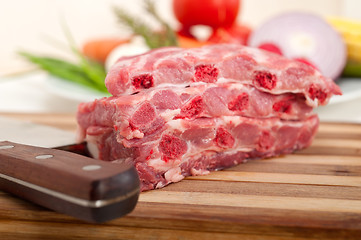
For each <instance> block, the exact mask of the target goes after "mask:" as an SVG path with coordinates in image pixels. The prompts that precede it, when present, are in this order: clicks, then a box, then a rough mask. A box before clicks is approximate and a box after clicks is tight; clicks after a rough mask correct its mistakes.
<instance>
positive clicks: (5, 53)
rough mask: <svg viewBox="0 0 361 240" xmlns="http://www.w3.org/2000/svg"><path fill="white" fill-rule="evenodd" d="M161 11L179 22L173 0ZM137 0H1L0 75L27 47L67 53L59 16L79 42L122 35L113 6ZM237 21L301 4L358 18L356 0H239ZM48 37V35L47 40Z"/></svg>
mask: <svg viewBox="0 0 361 240" xmlns="http://www.w3.org/2000/svg"><path fill="white" fill-rule="evenodd" d="M155 1H156V4H157V8H158V10H159V12H160V14H161V15H162V16H163V17H164V18H165V19H167V20H168V21H169V22H170V23H171V24H172V25H173V26H176V25H177V22H176V20H175V19H174V17H173V15H172V11H171V0H155ZM141 3H142V1H141V0H11V1H9V0H0V33H1V35H0V76H1V75H4V74H7V73H11V72H16V71H18V70H21V69H22V68H24V66H25V65H24V64H25V62H23V61H22V60H21V59H20V58H19V57H17V55H16V54H15V52H16V51H17V50H21V49H26V50H30V51H36V52H38V53H55V54H58V55H66V54H67V52H66V51H64V50H63V49H61V48H59V47H54V43H49V38H50V39H56V40H57V41H59V40H60V41H61V42H64V43H66V40H65V37H64V33H63V30H62V27H61V25H62V21H64V20H65V22H66V23H67V24H68V26H69V27H70V29H71V32H72V34H73V36H74V38H75V39H76V41H77V42H78V44H81V43H82V42H83V41H85V40H86V39H89V38H94V37H107V36H123V35H126V34H127V32H126V31H125V30H124V29H123V28H122V27H121V26H120V25H119V24H118V23H117V19H116V17H115V16H114V14H113V12H112V6H119V7H122V8H125V9H128V10H129V11H130V12H132V13H134V14H138V15H140V16H142V15H143V14H142V13H141V7H140V6H141ZM241 8H242V9H241V14H240V16H239V19H238V21H240V22H243V23H246V24H248V25H249V26H252V27H254V26H257V25H258V24H260V23H262V22H264V21H265V20H266V19H267V18H269V17H271V16H273V15H275V14H277V13H279V12H283V11H286V10H295V9H296V10H305V11H311V12H315V13H318V14H320V15H322V16H329V15H342V16H347V17H352V18H358V19H360V20H361V14H360V13H359V9H361V1H359V0H302V1H300V0H243V1H242V6H241ZM50 42H51V41H50Z"/></svg>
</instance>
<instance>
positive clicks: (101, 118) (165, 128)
mask: <svg viewBox="0 0 361 240" xmlns="http://www.w3.org/2000/svg"><path fill="white" fill-rule="evenodd" d="M105 83H106V86H107V88H108V90H109V92H110V93H111V94H112V95H113V96H111V97H108V98H102V99H97V100H95V101H93V102H89V103H82V104H80V105H79V109H78V124H79V136H80V138H81V139H86V141H87V142H88V143H89V144H90V145H94V146H95V151H93V154H94V155H95V157H97V158H99V159H101V160H106V161H113V162H114V163H118V162H123V161H132V162H133V163H134V166H135V167H136V169H137V171H138V174H139V177H140V180H141V183H142V186H141V189H142V190H143V191H144V190H149V189H154V188H161V187H163V186H165V185H167V184H169V183H171V182H178V181H180V180H182V179H183V178H184V177H185V176H188V175H201V174H207V173H209V171H212V170H219V169H223V168H226V167H231V166H234V165H236V164H239V163H242V162H244V161H246V160H248V159H254V158H266V157H272V156H276V155H280V154H287V153H291V152H293V151H295V150H298V149H302V148H305V147H307V146H309V145H310V144H311V142H312V139H313V137H314V135H315V133H316V131H317V127H318V122H319V121H318V117H317V116H316V115H315V114H314V113H313V112H312V110H313V108H314V107H317V106H318V105H325V104H327V102H328V100H329V99H330V97H331V96H332V95H335V94H336V95H337V94H341V91H340V89H339V88H338V86H337V85H335V84H334V82H333V81H332V80H330V79H327V78H325V77H324V76H322V75H321V74H320V73H319V72H318V71H317V70H315V69H314V68H313V67H311V66H309V65H307V64H304V63H301V62H297V61H290V60H288V59H286V58H284V57H281V56H278V55H275V54H272V53H268V52H264V51H262V50H258V49H253V48H248V47H245V46H240V45H232V44H220V45H210V46H206V47H202V48H194V49H187V50H185V49H181V48H160V49H156V50H152V51H150V52H147V53H145V54H142V55H137V56H132V57H124V58H121V59H119V60H118V61H117V63H116V64H115V65H114V66H113V67H112V68H111V69H110V71H109V73H108V75H107V77H106V80H105Z"/></svg>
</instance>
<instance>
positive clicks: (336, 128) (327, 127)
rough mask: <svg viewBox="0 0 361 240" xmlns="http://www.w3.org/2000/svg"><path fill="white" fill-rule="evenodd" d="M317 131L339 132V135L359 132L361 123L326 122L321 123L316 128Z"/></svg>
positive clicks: (360, 132) (360, 131)
mask: <svg viewBox="0 0 361 240" xmlns="http://www.w3.org/2000/svg"><path fill="white" fill-rule="evenodd" d="M318 132H320V133H339V134H341V135H344V134H361V125H357V124H338V123H333V124H328V123H322V122H321V124H320V126H319V128H318Z"/></svg>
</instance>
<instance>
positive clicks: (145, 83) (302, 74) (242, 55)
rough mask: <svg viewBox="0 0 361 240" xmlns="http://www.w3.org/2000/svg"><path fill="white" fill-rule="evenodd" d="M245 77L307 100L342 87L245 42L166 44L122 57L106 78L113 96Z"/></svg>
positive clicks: (322, 98) (319, 101) (321, 101)
mask: <svg viewBox="0 0 361 240" xmlns="http://www.w3.org/2000/svg"><path fill="white" fill-rule="evenodd" d="M224 82H241V83H243V84H248V85H252V86H254V87H255V88H257V89H259V90H260V91H263V92H268V93H271V94H284V93H299V94H301V95H303V96H304V97H305V98H306V102H307V103H308V105H310V106H312V107H315V106H318V105H325V104H326V103H327V102H328V100H329V98H330V97H331V96H332V95H333V94H341V91H340V89H339V87H338V86H337V85H336V84H335V83H334V82H333V81H332V80H331V79H328V78H325V77H323V76H322V75H321V74H320V73H319V72H318V71H317V70H315V69H314V68H312V67H310V66H308V65H307V64H304V63H301V62H299V61H291V60H288V59H286V58H284V57H282V56H279V55H277V54H273V53H270V52H267V51H263V50H260V49H255V48H249V47H245V46H241V45H233V44H220V45H209V46H205V47H202V48H193V49H181V48H174V47H172V48H161V49H157V50H153V51H150V52H148V53H145V54H142V55H138V56H134V57H126V58H120V59H119V60H118V62H117V63H116V64H114V66H113V67H112V68H111V69H110V71H109V73H108V75H107V77H106V80H105V83H106V86H107V88H108V90H109V92H110V93H112V94H113V95H114V96H119V95H122V94H131V93H134V92H138V91H140V90H142V89H148V88H152V87H156V86H162V85H164V84H173V85H174V84H176V85H180V86H187V85H194V84H200V83H224Z"/></svg>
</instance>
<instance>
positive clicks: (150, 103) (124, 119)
mask: <svg viewBox="0 0 361 240" xmlns="http://www.w3.org/2000/svg"><path fill="white" fill-rule="evenodd" d="M311 115H312V108H311V107H310V106H308V105H307V104H306V103H305V99H304V98H303V97H302V96H300V95H295V94H281V95H272V94H269V93H264V92H261V91H259V90H257V89H256V88H254V87H252V86H248V85H243V84H240V83H223V84H207V85H198V86H193V87H188V88H170V87H158V88H152V89H147V90H144V91H141V92H139V93H138V94H134V95H124V96H120V97H110V98H102V99H99V100H95V101H94V102H90V103H82V104H80V105H79V111H78V121H79V123H80V126H81V127H83V128H84V129H85V128H87V127H89V126H104V127H112V128H114V129H116V130H117V131H119V133H120V134H121V135H122V136H124V137H127V138H133V137H138V138H141V137H143V135H144V134H146V133H150V132H153V131H155V130H156V129H158V128H160V127H162V125H164V122H167V121H169V120H172V119H196V118H204V117H207V118H213V117H220V116H244V117H258V118H270V117H278V118H280V119H288V120H298V119H305V118H307V117H309V116H311Z"/></svg>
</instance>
